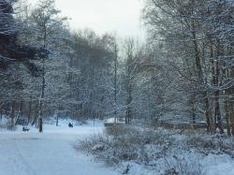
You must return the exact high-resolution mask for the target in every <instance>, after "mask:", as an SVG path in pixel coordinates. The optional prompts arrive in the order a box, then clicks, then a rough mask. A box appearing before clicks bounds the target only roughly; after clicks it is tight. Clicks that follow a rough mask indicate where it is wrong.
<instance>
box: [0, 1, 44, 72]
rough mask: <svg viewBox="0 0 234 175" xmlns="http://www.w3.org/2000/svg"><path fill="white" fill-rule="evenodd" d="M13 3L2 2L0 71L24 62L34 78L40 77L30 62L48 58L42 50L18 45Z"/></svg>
mask: <svg viewBox="0 0 234 175" xmlns="http://www.w3.org/2000/svg"><path fill="white" fill-rule="evenodd" d="M12 13H13V8H12V3H9V2H7V1H5V0H0V71H1V70H4V69H6V68H7V66H8V65H9V64H12V63H14V62H22V63H23V64H24V65H25V66H26V67H27V68H28V70H29V71H30V73H31V74H32V75H33V76H38V75H40V70H39V69H38V67H37V66H36V65H35V64H34V63H32V62H31V61H30V60H33V59H37V58H40V57H46V56H47V54H48V53H47V51H46V50H45V49H42V48H35V47H31V46H21V45H18V44H17V35H18V30H17V26H16V25H15V21H14V18H13V16H12Z"/></svg>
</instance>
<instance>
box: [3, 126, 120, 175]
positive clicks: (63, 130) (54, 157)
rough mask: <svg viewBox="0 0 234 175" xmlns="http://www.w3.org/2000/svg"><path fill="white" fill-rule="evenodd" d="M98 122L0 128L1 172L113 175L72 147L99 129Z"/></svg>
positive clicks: (7, 173)
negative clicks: (40, 129)
mask: <svg viewBox="0 0 234 175" xmlns="http://www.w3.org/2000/svg"><path fill="white" fill-rule="evenodd" d="M102 129H103V127H102V124H99V123H96V125H95V126H94V125H93V124H92V123H90V124H89V125H85V126H75V127H74V128H69V127H67V122H65V123H64V124H62V125H60V126H59V127H56V126H51V125H45V126H44V132H43V133H38V132H37V130H36V129H34V128H31V129H30V131H29V132H22V131H21V128H20V129H19V130H18V131H14V132H10V131H0V155H1V156H0V174H1V175H16V174H17V175H53V174H54V175H77V174H79V175H93V174H95V175H109V174H111V175H117V173H116V172H114V171H113V169H110V168H107V167H105V166H104V164H101V163H97V162H94V161H93V160H92V159H91V158H90V157H87V156H85V155H84V154H82V153H78V152H76V151H75V149H74V148H73V145H74V142H75V141H77V139H80V138H84V137H86V136H87V135H90V134H93V133H97V132H101V131H102Z"/></svg>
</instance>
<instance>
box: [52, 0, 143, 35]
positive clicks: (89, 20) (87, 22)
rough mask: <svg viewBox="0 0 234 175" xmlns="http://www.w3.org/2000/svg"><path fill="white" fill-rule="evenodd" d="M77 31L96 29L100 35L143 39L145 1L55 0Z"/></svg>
mask: <svg viewBox="0 0 234 175" xmlns="http://www.w3.org/2000/svg"><path fill="white" fill-rule="evenodd" d="M55 1H56V5H57V8H58V9H60V10H61V11H62V14H63V15H64V16H67V17H70V18H71V20H70V25H71V27H72V28H74V29H84V28H90V29H93V30H94V31H95V32H96V33H98V34H103V33H105V32H116V33H117V34H118V35H119V36H121V37H128V36H131V37H132V36H133V37H139V38H142V35H143V33H144V32H143V27H142V26H141V22H140V16H141V9H142V7H143V0H55Z"/></svg>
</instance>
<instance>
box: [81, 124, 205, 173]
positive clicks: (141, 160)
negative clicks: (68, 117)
mask: <svg viewBox="0 0 234 175" xmlns="http://www.w3.org/2000/svg"><path fill="white" fill-rule="evenodd" d="M121 127H122V126H121ZM115 129H116V130H114V129H113V128H107V130H106V132H105V134H103V135H100V134H99V135H94V136H92V137H90V138H88V139H86V140H83V141H81V142H79V144H77V145H76V149H79V150H84V151H85V152H86V153H87V152H88V153H91V154H93V155H95V156H96V157H97V158H99V159H101V160H104V161H105V162H106V163H107V164H108V165H111V166H122V164H123V162H131V163H133V164H134V165H141V166H144V167H146V168H149V169H153V171H155V172H157V173H160V174H162V175H169V174H170V173H172V170H174V171H173V172H174V173H178V174H182V175H187V174H190V175H193V174H194V175H197V174H201V173H200V172H201V167H200V164H199V161H198V160H199V158H197V157H196V156H194V155H192V156H191V155H189V153H190V150H189V149H188V148H185V146H183V145H181V144H178V142H176V141H175V138H174V137H172V136H171V134H172V133H171V132H167V131H165V130H157V131H154V130H140V129H138V128H133V127H130V126H128V127H126V126H123V127H122V128H120V127H118V128H115ZM106 133H110V135H109V134H106ZM129 168H130V171H131V169H132V168H133V167H132V166H130V167H129Z"/></svg>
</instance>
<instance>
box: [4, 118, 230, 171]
mask: <svg viewBox="0 0 234 175" xmlns="http://www.w3.org/2000/svg"><path fill="white" fill-rule="evenodd" d="M69 122H71V121H69V120H64V121H60V122H59V126H58V127H56V126H55V125H54V124H53V125H52V124H49V123H47V124H44V127H43V133H38V130H37V129H35V128H30V131H29V132H23V131H22V127H19V128H18V129H17V130H16V131H6V130H4V129H0V175H16V174H17V175H53V174H54V175H120V174H122V173H123V172H124V170H125V168H126V167H127V166H129V168H130V170H129V171H128V173H127V174H128V175H157V174H158V175H161V174H162V173H163V171H161V172H158V171H156V170H155V168H154V167H152V169H151V168H150V169H149V167H145V166H144V165H140V164H137V163H135V162H122V163H121V166H119V167H118V166H117V167H115V168H111V167H107V166H106V165H105V163H104V162H102V161H97V159H95V158H94V157H92V156H91V155H89V156H88V155H86V154H85V153H83V152H80V151H77V150H76V149H75V148H74V145H75V144H77V142H79V140H83V139H85V138H87V137H89V136H91V135H93V134H95V133H102V132H103V129H104V127H103V122H102V121H95V122H93V121H90V122H88V123H87V124H86V125H75V124H74V127H73V128H69V127H68V123H69ZM179 137H180V136H178V138H179ZM178 151H179V152H183V150H178ZM177 155H180V153H178V154H177ZM191 156H196V154H193V153H191V154H190V155H189V154H188V158H186V159H189V160H193V157H191ZM194 159H196V160H199V162H197V163H198V164H200V165H201V166H202V175H234V158H231V156H229V155H226V154H220V155H219V154H218V155H215V154H209V155H207V156H203V157H201V159H199V156H198V157H194ZM162 160H163V159H162ZM169 161H170V160H169ZM155 163H157V165H155V166H157V167H160V166H167V165H163V164H159V163H160V161H156V162H155ZM196 166H198V165H194V167H196ZM188 168H189V167H188ZM162 169H163V168H162Z"/></svg>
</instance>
